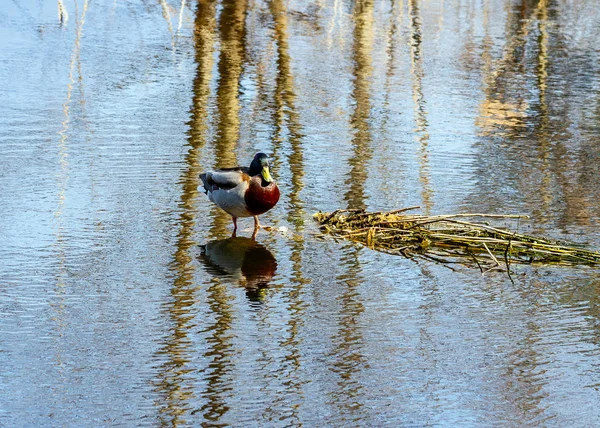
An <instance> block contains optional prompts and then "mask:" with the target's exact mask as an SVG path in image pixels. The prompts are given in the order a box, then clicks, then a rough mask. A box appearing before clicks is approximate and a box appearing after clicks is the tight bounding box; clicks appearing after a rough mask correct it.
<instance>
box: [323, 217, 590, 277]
mask: <svg viewBox="0 0 600 428" xmlns="http://www.w3.org/2000/svg"><path fill="white" fill-rule="evenodd" d="M416 208H418V207H411V208H405V209H402V210H396V211H389V212H365V211H363V210H337V211H334V212H331V213H321V212H320V213H317V214H314V218H315V219H316V220H317V221H318V222H319V223H320V225H321V230H322V231H324V232H326V233H329V234H331V235H334V236H336V237H341V238H344V239H348V240H352V241H356V242H360V243H361V244H363V245H366V246H367V247H369V248H371V249H375V250H378V251H383V252H386V253H390V254H398V255H403V256H405V257H409V258H412V257H415V256H419V257H425V258H429V259H432V260H434V261H437V262H441V263H457V262H458V263H463V264H476V265H477V266H478V267H479V269H481V271H482V272H486V271H489V270H494V269H499V270H505V271H507V272H508V273H509V274H510V264H511V263H528V264H531V263H543V264H568V265H574V264H586V265H599V264H600V252H596V251H591V250H587V249H585V248H582V247H580V246H577V245H575V244H572V245H571V244H565V243H561V242H558V241H553V240H550V239H546V238H539V237H534V236H529V235H524V234H521V233H517V232H512V231H510V230H506V229H502V228H496V227H492V226H490V225H488V224H486V223H484V222H480V223H474V222H470V221H466V220H465V219H467V218H469V219H484V218H487V219H489V218H496V219H523V218H528V217H527V216H525V215H495V214H450V215H434V216H427V215H418V214H406V211H410V210H413V209H416Z"/></svg>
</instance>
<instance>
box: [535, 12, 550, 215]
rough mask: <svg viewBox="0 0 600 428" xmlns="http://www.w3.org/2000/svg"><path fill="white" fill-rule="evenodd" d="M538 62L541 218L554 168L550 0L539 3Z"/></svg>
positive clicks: (548, 207) (548, 199) (548, 200)
mask: <svg viewBox="0 0 600 428" xmlns="http://www.w3.org/2000/svg"><path fill="white" fill-rule="evenodd" d="M537 9H538V16H537V18H538V29H539V33H540V35H539V37H538V39H537V40H538V57H537V60H538V64H537V70H536V74H537V86H538V100H539V101H538V102H539V112H538V114H539V125H538V127H537V128H538V129H537V134H538V139H539V147H540V149H539V151H540V158H541V161H542V162H541V173H542V182H541V186H540V190H541V192H540V197H541V199H542V207H541V212H540V213H539V214H540V216H539V217H541V218H543V217H545V216H547V214H546V213H549V212H550V206H551V204H552V199H553V195H552V169H551V165H550V156H551V147H550V145H551V143H550V141H549V138H550V136H549V135H548V122H549V118H548V104H547V100H546V89H547V87H548V85H547V82H548V28H547V25H548V24H547V20H548V0H540V2H539V3H538V8H537Z"/></svg>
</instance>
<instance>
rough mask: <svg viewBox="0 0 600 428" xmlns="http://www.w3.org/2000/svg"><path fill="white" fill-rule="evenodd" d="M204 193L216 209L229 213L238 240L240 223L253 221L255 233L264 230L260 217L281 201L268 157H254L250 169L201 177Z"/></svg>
mask: <svg viewBox="0 0 600 428" xmlns="http://www.w3.org/2000/svg"><path fill="white" fill-rule="evenodd" d="M200 179H201V180H202V185H203V187H204V192H205V193H206V195H207V196H208V199H209V200H210V201H211V202H213V203H214V204H215V205H216V206H218V207H219V208H221V209H222V210H223V211H225V212H227V213H228V214H229V215H230V216H231V219H232V221H233V234H232V237H235V236H236V232H237V219H238V218H239V217H254V233H253V235H252V237H255V236H256V233H257V232H258V230H259V229H260V228H261V226H260V222H259V220H258V216H259V215H261V214H264V213H266V212H267V211H269V210H270V209H271V208H273V207H274V206H275V205H276V204H277V202H278V201H279V196H280V192H279V187H278V186H277V183H276V182H275V180H273V177H272V176H271V173H270V172H269V157H268V156H267V155H266V154H264V153H257V154H256V155H254V158H253V159H252V162H250V166H249V167H240V166H237V167H234V168H222V169H216V170H212V171H207V172H203V173H202V174H200Z"/></svg>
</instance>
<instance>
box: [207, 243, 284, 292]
mask: <svg viewBox="0 0 600 428" xmlns="http://www.w3.org/2000/svg"><path fill="white" fill-rule="evenodd" d="M200 259H201V260H202V262H203V263H204V264H205V266H206V268H207V270H208V272H209V273H211V274H213V275H215V276H222V277H227V278H230V279H233V280H234V281H235V282H237V283H238V284H239V285H241V286H242V287H244V288H246V296H247V297H248V299H249V300H250V301H253V302H258V301H262V300H263V297H264V295H265V290H266V288H267V287H268V286H269V282H271V280H272V279H273V277H274V276H275V271H276V270H277V260H276V259H275V257H274V256H273V254H272V253H271V252H270V251H269V250H268V249H267V248H266V247H265V246H264V245H262V244H259V243H258V242H256V241H255V240H253V239H250V238H246V237H231V238H227V239H219V240H215V241H210V242H208V243H207V244H205V245H202V246H201V253H200Z"/></svg>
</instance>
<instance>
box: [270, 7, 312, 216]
mask: <svg viewBox="0 0 600 428" xmlns="http://www.w3.org/2000/svg"><path fill="white" fill-rule="evenodd" d="M270 10H271V14H272V16H273V20H274V21H275V29H274V35H275V41H276V43H277V76H276V81H275V108H276V111H275V130H276V139H277V141H281V140H282V139H283V134H284V128H285V127H286V126H285V125H286V121H287V133H288V135H289V141H290V145H291V149H292V150H291V154H290V156H289V159H288V162H289V164H290V169H291V172H292V179H291V192H290V194H289V199H290V202H289V203H290V205H291V207H290V208H291V209H290V210H289V211H288V212H289V214H288V220H289V221H290V222H292V223H295V224H302V222H303V219H304V215H303V214H304V210H303V202H302V200H301V198H300V192H301V191H302V189H303V188H304V183H303V178H304V165H303V163H304V156H303V151H302V137H303V135H302V132H301V126H300V120H299V117H298V112H297V111H296V106H295V104H294V102H295V99H296V94H295V91H294V80H293V76H292V67H291V59H290V56H289V46H288V18H287V10H286V8H285V5H284V2H283V0H274V1H271V3H270Z"/></svg>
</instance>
